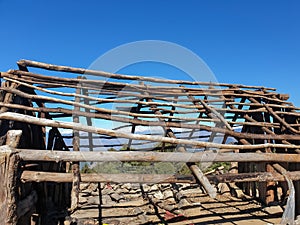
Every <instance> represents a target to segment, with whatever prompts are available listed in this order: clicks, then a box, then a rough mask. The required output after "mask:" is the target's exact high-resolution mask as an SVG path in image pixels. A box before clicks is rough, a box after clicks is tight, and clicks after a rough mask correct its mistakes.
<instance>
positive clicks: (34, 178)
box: [21, 170, 300, 184]
mask: <svg viewBox="0 0 300 225" xmlns="http://www.w3.org/2000/svg"><path fill="white" fill-rule="evenodd" d="M286 174H287V175H288V176H289V177H290V178H291V180H294V181H296V180H300V171H291V172H287V173H286ZM207 178H208V180H209V181H210V182H212V183H216V184H217V183H230V182H236V183H238V182H254V181H257V182H266V181H285V178H284V176H283V175H281V174H279V173H275V172H272V173H271V172H254V173H239V174H231V173H229V174H219V175H207ZM21 180H22V182H58V183H64V182H66V183H67V182H72V180H73V176H72V174H70V173H55V172H39V171H26V170H25V171H23V173H22V175H21ZM81 181H82V182H109V183H157V182H159V183H195V182H196V180H195V179H194V177H193V176H186V175H174V174H103V173H90V174H81Z"/></svg>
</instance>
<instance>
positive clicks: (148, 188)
mask: <svg viewBox="0 0 300 225" xmlns="http://www.w3.org/2000/svg"><path fill="white" fill-rule="evenodd" d="M143 189H144V191H145V192H149V191H150V186H149V185H147V184H144V185H143Z"/></svg>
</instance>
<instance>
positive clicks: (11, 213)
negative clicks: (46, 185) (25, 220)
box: [0, 130, 22, 225]
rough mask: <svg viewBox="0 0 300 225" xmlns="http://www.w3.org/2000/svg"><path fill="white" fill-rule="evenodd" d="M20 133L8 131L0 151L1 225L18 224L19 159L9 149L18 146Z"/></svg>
mask: <svg viewBox="0 0 300 225" xmlns="http://www.w3.org/2000/svg"><path fill="white" fill-rule="evenodd" d="M21 134H22V131H19V130H10V131H8V133H7V139H6V144H7V147H4V146H3V148H4V149H3V150H4V151H0V218H1V220H2V222H3V224H4V223H5V224H8V225H15V224H17V222H18V215H17V199H18V184H17V175H18V169H19V161H20V158H19V157H18V155H16V154H14V153H13V150H11V148H15V147H17V146H18V144H19V141H20V137H21Z"/></svg>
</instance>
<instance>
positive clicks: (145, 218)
mask: <svg viewBox="0 0 300 225" xmlns="http://www.w3.org/2000/svg"><path fill="white" fill-rule="evenodd" d="M137 217H138V219H139V220H140V224H144V223H147V222H148V219H147V216H146V215H145V214H140V215H138V216H137Z"/></svg>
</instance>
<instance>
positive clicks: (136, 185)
mask: <svg viewBox="0 0 300 225" xmlns="http://www.w3.org/2000/svg"><path fill="white" fill-rule="evenodd" d="M131 189H134V190H140V184H138V183H133V184H131Z"/></svg>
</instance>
